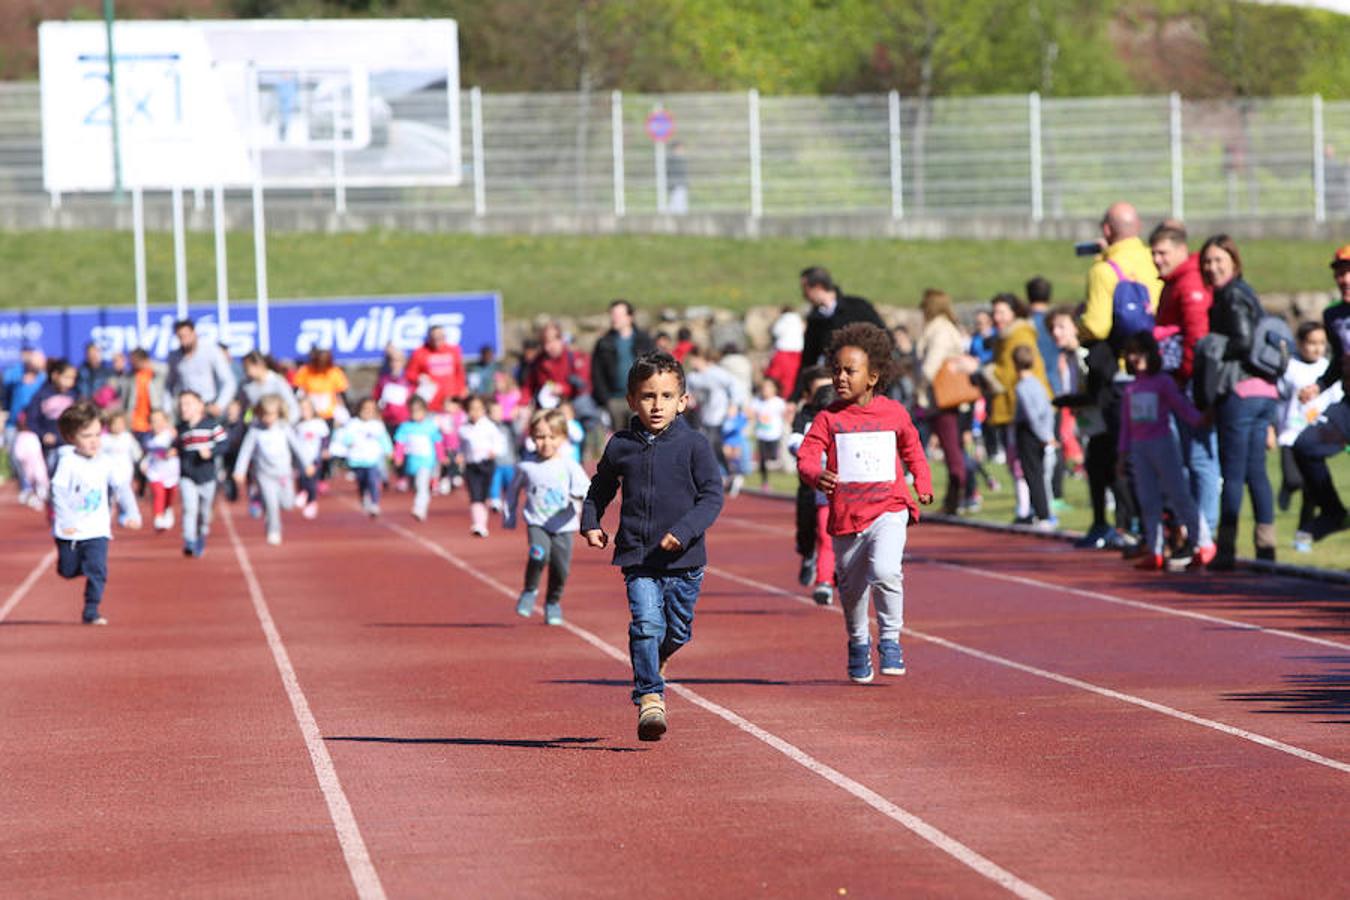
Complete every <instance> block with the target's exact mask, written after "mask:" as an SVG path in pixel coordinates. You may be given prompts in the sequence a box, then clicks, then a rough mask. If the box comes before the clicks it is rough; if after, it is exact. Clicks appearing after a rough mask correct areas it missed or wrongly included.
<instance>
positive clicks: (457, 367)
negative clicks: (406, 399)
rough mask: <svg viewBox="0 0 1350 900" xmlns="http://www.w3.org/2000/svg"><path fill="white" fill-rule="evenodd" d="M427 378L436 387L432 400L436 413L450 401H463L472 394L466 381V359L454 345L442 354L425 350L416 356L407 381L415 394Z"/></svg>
mask: <svg viewBox="0 0 1350 900" xmlns="http://www.w3.org/2000/svg"><path fill="white" fill-rule="evenodd" d="M423 375H425V376H427V378H429V379H431V381H432V382H433V383H434V384H435V385H436V395H435V396H434V397H432V398H430V399H429V400H428V405H429V406H430V407H431V408H432V409H433V410H438V409H440V408H441V407H442V406H444V405H445V398H446V397H463V396H464V395H465V394H467V393H468V392H469V389H468V385H467V383H466V381H465V377H464V355H463V354H462V353H461V352H460V349H459V348H458V347H456V346H454V345H453V344H446V345H445V346H444V347H442V348H441V349H439V350H432V349H431V348H430V347H426V346H423V347H418V348H417V350H416V351H414V352H413V355H412V359H410V360H409V361H408V368H407V369H406V370H405V372H404V378H406V379H407V381H408V384H409V386H410V387H412V389H413V390H414V391H415V390H417V385H418V382H419V381H421V379H422V376H423Z"/></svg>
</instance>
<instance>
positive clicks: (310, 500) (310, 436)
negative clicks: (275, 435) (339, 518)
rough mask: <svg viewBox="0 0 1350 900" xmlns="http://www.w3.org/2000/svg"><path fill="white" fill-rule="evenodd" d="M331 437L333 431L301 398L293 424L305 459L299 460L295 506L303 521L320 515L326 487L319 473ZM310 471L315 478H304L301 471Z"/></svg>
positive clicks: (308, 476) (327, 453)
mask: <svg viewBox="0 0 1350 900" xmlns="http://www.w3.org/2000/svg"><path fill="white" fill-rule="evenodd" d="M331 435H332V428H331V427H330V426H329V424H328V421H327V420H326V419H324V418H323V417H322V416H320V415H318V414H317V413H316V412H315V410H314V403H313V401H311V400H310V399H309V398H308V397H302V398H301V399H300V421H299V422H296V423H295V438H296V440H297V441H299V443H300V447H301V449H302V450H303V451H304V456H303V457H301V460H300V462H301V472H302V474H301V476H300V478H299V482H300V490H299V491H298V492H297V493H296V497H295V502H296V505H297V506H299V507H300V514H301V515H302V516H304V517H305V518H306V519H313V518H314V517H316V516H317V515H318V514H319V494H320V492H321V491H323V490H324V488H325V487H326V485H321V484H320V483H319V477H318V473H319V470H321V468H322V463H323V460H324V459H326V458H328V456H329V452H328V439H329V437H330V436H331ZM310 467H313V468H314V469H315V474H314V475H305V474H303V472H304V470H306V469H309V468H310Z"/></svg>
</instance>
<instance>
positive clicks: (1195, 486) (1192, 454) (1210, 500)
mask: <svg viewBox="0 0 1350 900" xmlns="http://www.w3.org/2000/svg"><path fill="white" fill-rule="evenodd" d="M1172 421H1173V424H1174V425H1175V426H1176V431H1177V439H1178V440H1179V441H1180V445H1181V461H1182V463H1183V464H1184V465H1185V466H1186V472H1187V474H1188V475H1189V476H1190V483H1191V498H1192V499H1194V500H1195V505H1196V507H1197V509H1198V510H1199V512H1200V515H1201V516H1202V517H1204V520H1205V522H1206V523H1207V524H1208V525H1209V530H1210V532H1211V533H1212V532H1214V531H1216V530H1217V529H1218V527H1219V440H1218V436H1217V435H1216V434H1215V433H1214V429H1213V428H1205V429H1202V430H1197V429H1194V428H1192V427H1191V426H1189V425H1187V424H1186V423H1185V422H1181V421H1178V420H1177V419H1175V418H1174V419H1173V420H1172Z"/></svg>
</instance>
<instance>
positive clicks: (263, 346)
mask: <svg viewBox="0 0 1350 900" xmlns="http://www.w3.org/2000/svg"><path fill="white" fill-rule="evenodd" d="M253 274H254V277H255V279H256V283H257V291H258V350H259V352H262V353H271V352H272V334H271V328H270V322H269V320H268V315H269V312H268V306H267V302H268V297H267V222H266V217H265V216H264V215H263V184H262V172H260V171H258V169H257V168H256V167H255V168H254V170H253Z"/></svg>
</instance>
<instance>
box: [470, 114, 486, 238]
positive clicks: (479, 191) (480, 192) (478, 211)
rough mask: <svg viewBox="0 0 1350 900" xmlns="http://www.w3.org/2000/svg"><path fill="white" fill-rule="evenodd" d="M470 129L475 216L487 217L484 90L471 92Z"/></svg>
mask: <svg viewBox="0 0 1350 900" xmlns="http://www.w3.org/2000/svg"><path fill="white" fill-rule="evenodd" d="M469 128H470V130H471V131H472V132H473V134H472V140H473V214H474V215H475V216H485V215H487V169H486V162H485V161H484V159H483V89H482V88H473V89H471V90H470V91H469Z"/></svg>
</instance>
